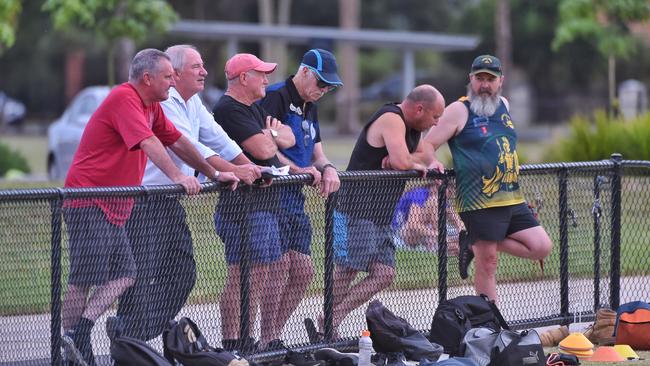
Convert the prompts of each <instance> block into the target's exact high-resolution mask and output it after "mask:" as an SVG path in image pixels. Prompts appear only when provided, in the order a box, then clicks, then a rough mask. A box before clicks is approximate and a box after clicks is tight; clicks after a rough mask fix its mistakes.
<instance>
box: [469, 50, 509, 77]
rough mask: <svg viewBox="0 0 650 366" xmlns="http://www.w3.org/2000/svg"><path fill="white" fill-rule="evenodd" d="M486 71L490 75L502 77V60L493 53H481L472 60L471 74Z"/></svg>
mask: <svg viewBox="0 0 650 366" xmlns="http://www.w3.org/2000/svg"><path fill="white" fill-rule="evenodd" d="M482 72H486V73H488V74H490V75H494V76H497V77H500V76H502V75H503V72H502V70H501V61H500V60H499V59H498V58H496V57H494V56H491V55H481V56H479V57H477V58H475V59H474V62H472V69H471V71H470V73H469V74H470V75H476V74H480V73H482Z"/></svg>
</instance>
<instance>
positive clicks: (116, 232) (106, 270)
mask: <svg viewBox="0 0 650 366" xmlns="http://www.w3.org/2000/svg"><path fill="white" fill-rule="evenodd" d="M63 218H64V220H65V224H66V226H67V230H68V245H69V248H68V250H69V252H70V276H69V277H68V283H70V284H72V285H75V286H80V287H86V286H93V285H103V284H105V283H107V282H108V281H113V280H116V279H119V278H124V277H129V278H135V275H136V269H135V260H134V259H133V253H132V251H131V244H130V243H129V239H128V238H127V236H126V231H125V229H124V226H117V225H114V224H112V223H110V222H109V221H108V220H107V219H106V216H105V215H104V213H103V212H102V210H101V209H100V208H99V207H95V206H91V207H82V208H64V209H63Z"/></svg>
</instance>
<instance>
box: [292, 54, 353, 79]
mask: <svg viewBox="0 0 650 366" xmlns="http://www.w3.org/2000/svg"><path fill="white" fill-rule="evenodd" d="M301 65H302V66H307V67H308V68H310V69H311V70H313V71H314V72H316V74H318V77H319V78H320V79H321V80H323V81H324V82H326V83H328V84H330V85H336V86H341V85H343V82H342V81H341V78H340V77H339V75H338V67H337V66H336V58H335V57H334V55H333V54H332V53H331V52H330V51H326V50H323V49H320V48H312V49H311V50H309V51H307V52H306V53H305V55H304V56H302V63H301Z"/></svg>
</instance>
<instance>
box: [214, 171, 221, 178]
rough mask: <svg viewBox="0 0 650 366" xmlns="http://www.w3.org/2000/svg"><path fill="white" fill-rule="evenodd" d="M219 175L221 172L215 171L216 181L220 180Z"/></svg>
mask: <svg viewBox="0 0 650 366" xmlns="http://www.w3.org/2000/svg"><path fill="white" fill-rule="evenodd" d="M219 174H221V172H220V171H218V170H215V171H214V179H217V178H219Z"/></svg>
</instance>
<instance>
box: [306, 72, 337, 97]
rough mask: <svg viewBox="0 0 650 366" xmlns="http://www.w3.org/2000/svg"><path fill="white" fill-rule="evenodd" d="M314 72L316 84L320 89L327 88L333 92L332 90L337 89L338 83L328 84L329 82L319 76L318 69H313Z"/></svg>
mask: <svg viewBox="0 0 650 366" xmlns="http://www.w3.org/2000/svg"><path fill="white" fill-rule="evenodd" d="M312 74H314V78H316V86H317V87H318V89H323V88H327V91H328V92H331V91H332V90H334V89H336V85H332V84H328V83H327V82H325V81H323V79H321V78H320V77H319V76H318V74H317V73H316V71H312Z"/></svg>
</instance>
